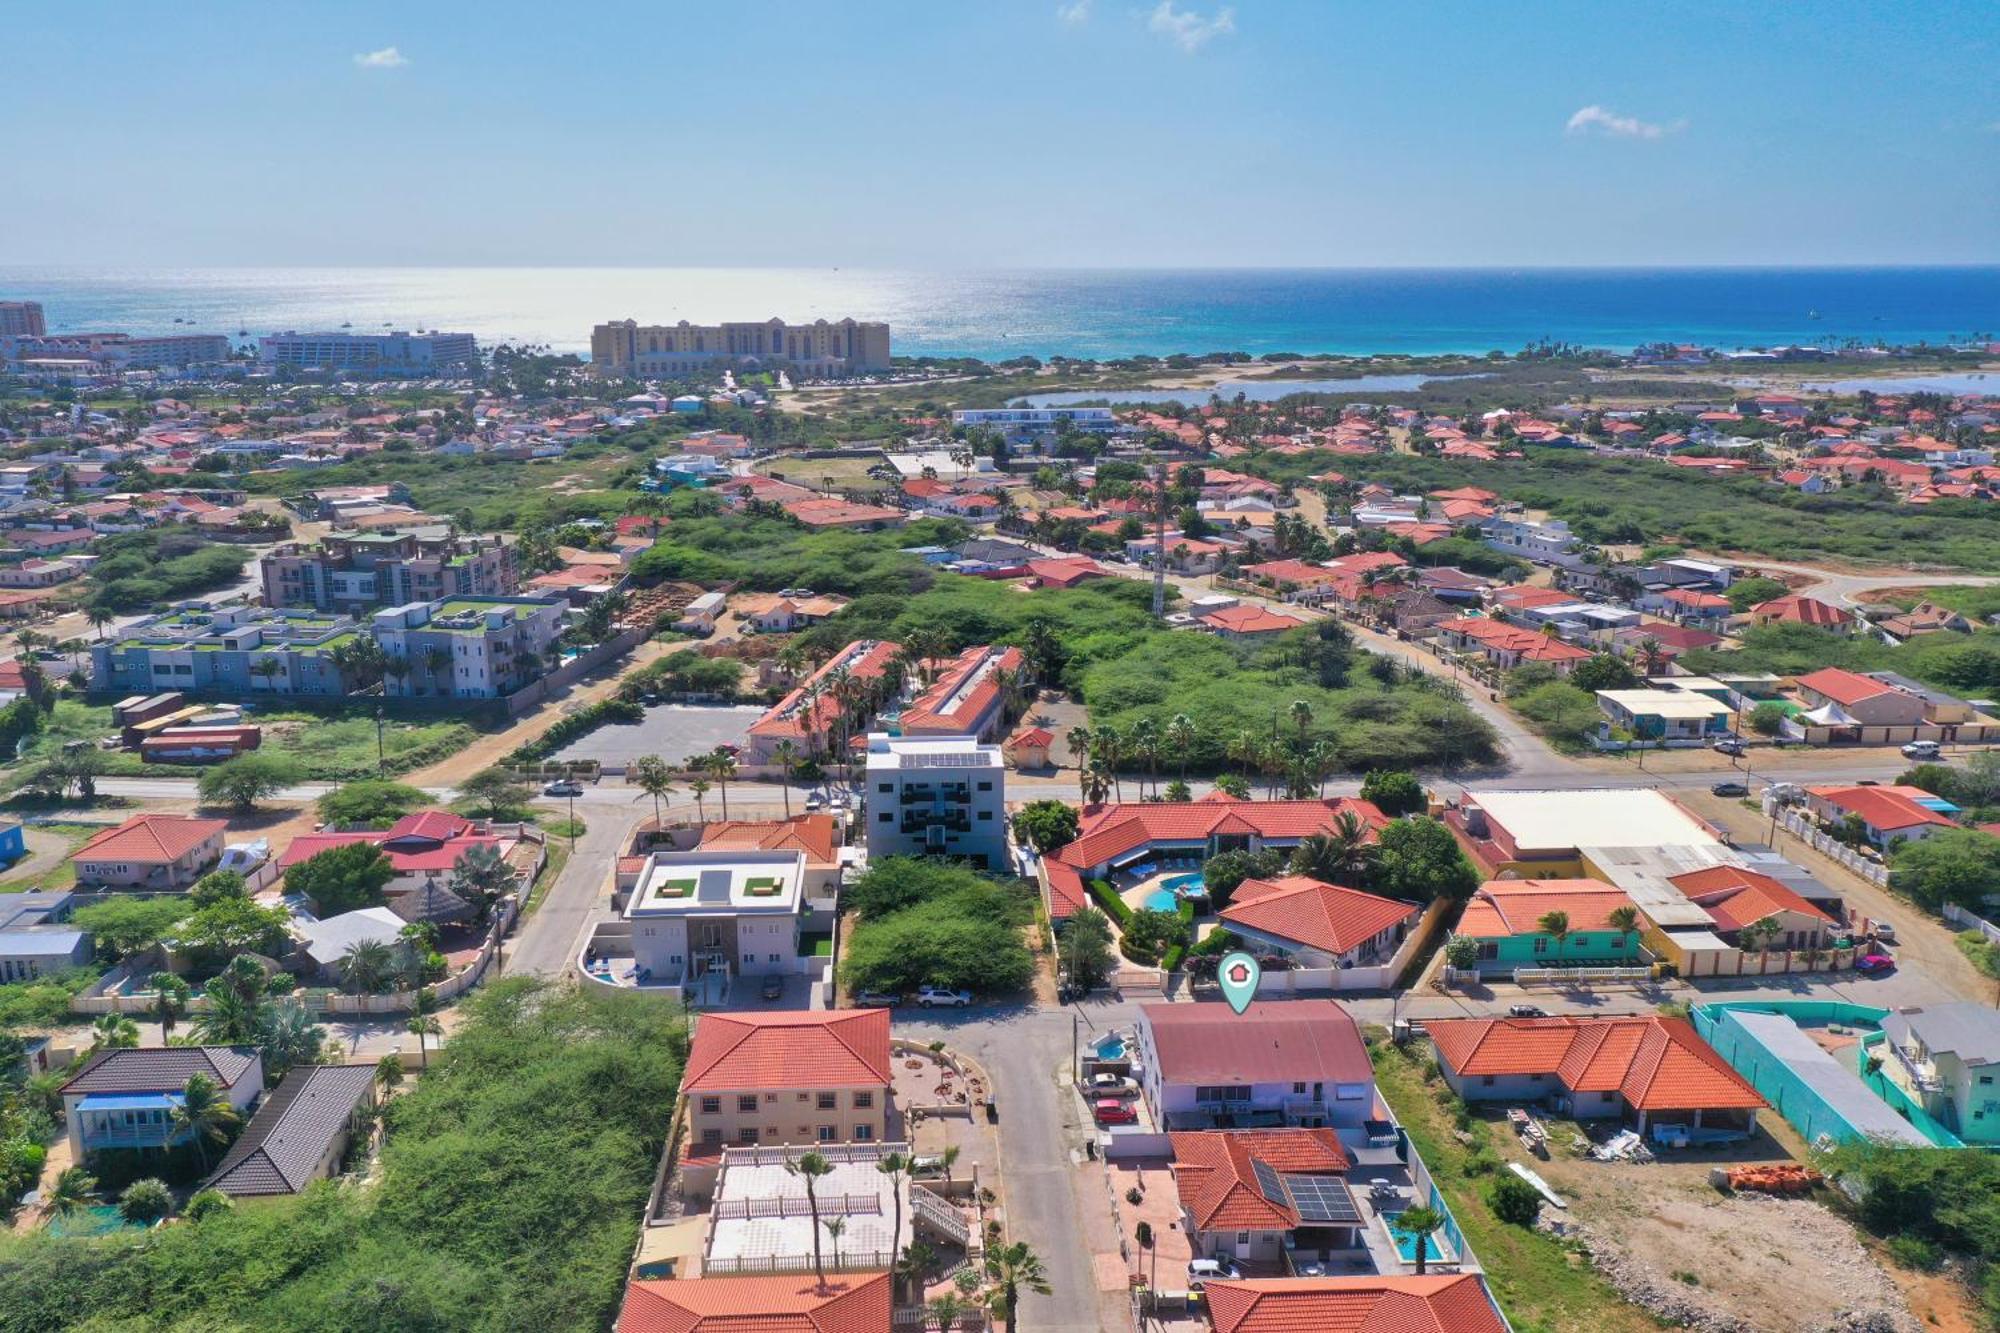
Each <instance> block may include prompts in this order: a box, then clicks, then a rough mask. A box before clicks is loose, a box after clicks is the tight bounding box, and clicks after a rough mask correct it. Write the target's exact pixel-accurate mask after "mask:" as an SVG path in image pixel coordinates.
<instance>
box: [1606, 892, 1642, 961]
mask: <svg viewBox="0 0 2000 1333" xmlns="http://www.w3.org/2000/svg"><path fill="white" fill-rule="evenodd" d="M1604 924H1605V925H1607V926H1610V927H1611V928H1612V929H1613V930H1615V931H1617V932H1618V934H1619V935H1620V937H1621V938H1620V939H1619V940H1618V941H1617V944H1616V947H1617V948H1618V950H1619V951H1620V952H1623V951H1624V947H1625V941H1624V939H1623V938H1622V937H1623V936H1626V935H1630V934H1631V933H1632V932H1633V931H1635V930H1637V929H1638V928H1639V909H1638V908H1636V907H1634V906H1632V904H1630V903H1625V904H1624V905H1622V906H1619V907H1614V908H1612V909H1611V910H1610V911H1608V912H1606V913H1605V914H1604Z"/></svg>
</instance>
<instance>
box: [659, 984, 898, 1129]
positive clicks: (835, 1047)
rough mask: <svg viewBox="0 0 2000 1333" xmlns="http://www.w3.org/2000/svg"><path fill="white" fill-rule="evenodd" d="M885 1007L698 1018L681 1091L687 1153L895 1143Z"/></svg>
mask: <svg viewBox="0 0 2000 1333" xmlns="http://www.w3.org/2000/svg"><path fill="white" fill-rule="evenodd" d="M893 1081H894V1080H893V1078H892V1076H891V1073H890V1064H889V1011H888V1010H887V1009H835V1010H830V1011H829V1010H783V1011H779V1012H775V1013H770V1012H748V1013H732V1012H723V1011H717V1012H712V1013H706V1014H703V1015H702V1018H701V1022H700V1023H699V1024H697V1025H696V1027H695V1034H694V1044H693V1045H692V1046H691V1047H689V1049H688V1057H687V1075H686V1077H685V1078H684V1079H682V1081H681V1092H682V1094H683V1095H684V1096H685V1097H686V1098H687V1105H688V1129H689V1131H690V1133H689V1135H688V1139H687V1142H688V1152H689V1155H690V1157H694V1156H716V1157H719V1156H720V1154H721V1150H722V1149H723V1148H724V1147H730V1146H738V1147H740V1146H743V1145H746V1144H758V1145H763V1144H796V1143H876V1142H884V1141H888V1140H892V1139H894V1138H895V1137H896V1135H895V1133H894V1129H895V1127H896V1121H895V1119H894V1117H895V1108H894V1106H893V1105H892V1099H891V1092H892V1084H893Z"/></svg>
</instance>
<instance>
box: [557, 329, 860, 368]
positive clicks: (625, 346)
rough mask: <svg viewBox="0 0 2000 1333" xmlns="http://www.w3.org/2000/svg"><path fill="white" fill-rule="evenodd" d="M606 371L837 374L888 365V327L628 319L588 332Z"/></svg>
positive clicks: (593, 354) (595, 360)
mask: <svg viewBox="0 0 2000 1333" xmlns="http://www.w3.org/2000/svg"><path fill="white" fill-rule="evenodd" d="M590 361H591V365H592V366H594V367H596V368H597V370H598V372H599V373H600V374H605V375H617V376H623V377H628V378H633V379H646V378H653V377H662V376H676V375H702V374H707V373H710V372H713V371H720V370H788V371H791V372H793V373H795V374H798V375H802V376H807V377H810V378H813V379H837V378H839V377H841V376H844V375H867V374H874V373H879V372H882V371H886V370H888V369H889V326H888V325H887V324H863V323H860V322H857V321H855V320H852V319H842V320H835V321H833V322H831V323H829V322H828V321H826V320H823V319H818V320H814V321H813V322H812V323H810V324H787V323H785V321H784V320H782V319H770V320H765V321H763V322H761V323H754V324H689V323H687V322H686V321H685V320H683V321H682V322H681V323H679V324H645V325H642V324H639V323H638V322H637V321H635V320H629V319H623V320H617V321H614V322H613V323H610V324H599V325H598V326H597V327H596V328H594V329H592V330H591V332H590Z"/></svg>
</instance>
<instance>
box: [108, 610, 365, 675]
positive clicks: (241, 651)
mask: <svg viewBox="0 0 2000 1333" xmlns="http://www.w3.org/2000/svg"><path fill="white" fill-rule="evenodd" d="M365 633H366V630H365V629H364V628H363V627H362V626H361V625H360V624H358V623H357V622H356V621H355V620H354V619H352V618H351V617H349V616H342V615H331V614H323V613H320V612H314V611H294V610H273V609H269V608H263V607H242V606H238V607H227V608H224V609H222V610H219V611H211V610H208V609H207V608H206V607H203V606H200V605H199V604H193V605H189V606H185V607H179V608H176V609H175V610H172V611H169V612H168V613H166V614H165V615H159V616H152V617H150V618H148V619H146V620H142V621H140V622H139V623H138V624H136V625H132V626H129V627H128V628H126V629H124V630H121V631H119V633H118V636H117V637H116V638H114V639H110V640H106V641H103V642H99V643H94V644H92V645H91V647H90V663H91V671H90V679H91V686H92V688H93V689H98V690H118V691H122V692H126V693H148V694H150V693H153V692H155V691H158V690H191V691H209V692H215V693H223V694H250V693H256V694H313V695H336V696H337V695H342V694H347V693H349V692H350V691H351V690H353V689H354V687H355V685H356V684H357V683H358V682H357V681H356V680H355V678H354V675H353V673H352V672H351V671H349V670H348V669H347V668H346V667H344V666H343V665H342V663H343V662H344V660H345V654H343V653H341V652H340V651H339V650H340V649H341V648H342V646H343V645H346V644H349V643H352V642H353V641H355V640H356V639H358V638H359V637H361V636H362V635H363V634H365Z"/></svg>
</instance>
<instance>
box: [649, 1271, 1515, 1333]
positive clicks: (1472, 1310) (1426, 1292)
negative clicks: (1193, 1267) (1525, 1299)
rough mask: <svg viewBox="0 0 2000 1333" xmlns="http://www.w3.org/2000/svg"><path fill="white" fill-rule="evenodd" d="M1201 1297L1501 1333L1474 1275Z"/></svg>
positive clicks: (1250, 1322) (1214, 1286)
mask: <svg viewBox="0 0 2000 1333" xmlns="http://www.w3.org/2000/svg"><path fill="white" fill-rule="evenodd" d="M1203 1290H1204V1292H1205V1294H1206V1296H1207V1299H1208V1317H1209V1320H1210V1323H1211V1324H1212V1326H1213V1327H1214V1330H1215V1333H1507V1324H1506V1321H1505V1320H1503V1319H1502V1318H1501V1317H1500V1312H1499V1310H1498V1309H1497V1308H1496V1307H1495V1306H1494V1304H1493V1298H1492V1297H1491V1296H1489V1295H1487V1293H1486V1287H1485V1284H1484V1283H1483V1282H1482V1281H1481V1280H1480V1277H1479V1275H1478V1274H1476V1273H1449V1274H1443V1273H1436V1274H1431V1273H1427V1274H1425V1275H1424V1276H1423V1277H1283V1278H1256V1279H1249V1280H1244V1281H1235V1282H1210V1283H1207V1284H1205V1286H1204V1288H1203ZM619 1333H627V1331H626V1330H624V1329H621V1330H620V1331H619Z"/></svg>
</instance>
